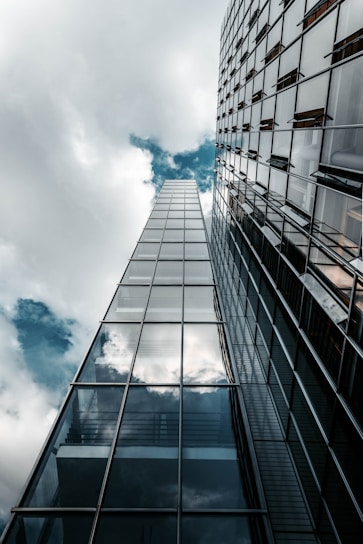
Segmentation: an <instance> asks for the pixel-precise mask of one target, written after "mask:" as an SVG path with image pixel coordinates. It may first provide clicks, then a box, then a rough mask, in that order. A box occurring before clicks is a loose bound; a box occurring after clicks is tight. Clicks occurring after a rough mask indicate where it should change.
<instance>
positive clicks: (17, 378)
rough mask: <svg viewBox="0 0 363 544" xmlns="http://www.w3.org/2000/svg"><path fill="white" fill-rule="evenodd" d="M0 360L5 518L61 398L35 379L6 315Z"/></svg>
mask: <svg viewBox="0 0 363 544" xmlns="http://www.w3.org/2000/svg"><path fill="white" fill-rule="evenodd" d="M0 360H1V365H0V413H1V417H0V436H2V441H1V448H0V518H4V517H6V515H7V513H8V511H9V509H10V507H11V506H12V505H13V504H15V501H16V500H17V498H18V495H19V490H20V489H21V488H22V486H23V485H24V483H25V480H26V478H27V476H28V474H29V471H30V469H31V467H32V464H33V463H34V460H35V458H36V456H37V455H38V453H39V450H40V447H41V445H42V443H43V440H44V437H45V435H46V433H47V432H48V430H49V427H50V425H51V423H52V421H53V420H54V417H55V415H56V408H55V406H56V404H57V401H59V399H57V398H56V396H54V393H53V395H51V394H50V392H47V391H46V390H45V389H42V388H41V387H39V386H37V385H36V384H34V383H33V382H32V379H31V376H30V374H29V373H28V371H27V369H26V367H25V365H24V361H23V359H22V353H21V350H20V348H19V345H18V342H17V339H16V331H15V329H14V327H12V326H11V324H10V323H9V322H8V320H7V319H6V317H5V316H3V315H0Z"/></svg>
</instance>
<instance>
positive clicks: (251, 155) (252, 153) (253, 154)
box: [247, 149, 259, 161]
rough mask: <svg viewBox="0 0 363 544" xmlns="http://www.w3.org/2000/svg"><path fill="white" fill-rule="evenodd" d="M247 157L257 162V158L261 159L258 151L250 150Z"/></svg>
mask: <svg viewBox="0 0 363 544" xmlns="http://www.w3.org/2000/svg"><path fill="white" fill-rule="evenodd" d="M247 157H248V158H249V159H253V160H254V161H257V158H258V157H259V154H258V152H257V151H255V150H254V149H249V150H248V151H247Z"/></svg>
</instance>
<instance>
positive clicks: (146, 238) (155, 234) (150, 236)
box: [140, 229, 163, 242]
mask: <svg viewBox="0 0 363 544" xmlns="http://www.w3.org/2000/svg"><path fill="white" fill-rule="evenodd" d="M162 236H163V231H162V230H154V229H145V230H144V232H143V233H142V235H141V238H140V241H141V242H160V241H161V238H162Z"/></svg>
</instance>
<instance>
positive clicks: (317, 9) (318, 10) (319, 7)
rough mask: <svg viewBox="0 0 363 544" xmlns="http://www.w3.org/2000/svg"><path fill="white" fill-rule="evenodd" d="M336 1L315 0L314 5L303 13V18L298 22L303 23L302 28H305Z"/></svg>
mask: <svg viewBox="0 0 363 544" xmlns="http://www.w3.org/2000/svg"><path fill="white" fill-rule="evenodd" d="M336 2H337V0H319V2H317V3H316V4H315V6H313V7H312V8H311V9H310V10H309V11H308V12H307V13H306V14H305V16H304V18H303V20H302V21H300V23H299V24H301V23H303V28H304V30H305V28H308V27H309V26H310V25H312V24H313V23H314V22H315V21H316V20H317V19H319V17H321V16H322V15H323V13H325V12H326V11H327V10H328V9H329V8H330V6H332V5H333V4H335V3H336Z"/></svg>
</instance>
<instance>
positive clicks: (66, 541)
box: [6, 513, 93, 544]
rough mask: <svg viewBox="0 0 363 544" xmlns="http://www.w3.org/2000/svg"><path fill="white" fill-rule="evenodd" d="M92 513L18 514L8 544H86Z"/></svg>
mask: <svg viewBox="0 0 363 544" xmlns="http://www.w3.org/2000/svg"><path fill="white" fill-rule="evenodd" d="M92 523H93V515H92V514H91V515H85V514H81V513H77V514H76V515H67V514H63V515H59V514H58V515H56V516H55V515H54V516H50V515H47V516H45V515H43V516H39V517H37V516H34V515H33V516H29V515H28V516H27V515H18V516H17V517H16V520H15V523H14V525H13V528H12V529H11V531H10V532H9V535H8V537H7V541H6V542H7V543H8V544H35V543H36V544H49V543H51V544H87V543H88V541H89V537H90V533H91V528H92Z"/></svg>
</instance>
